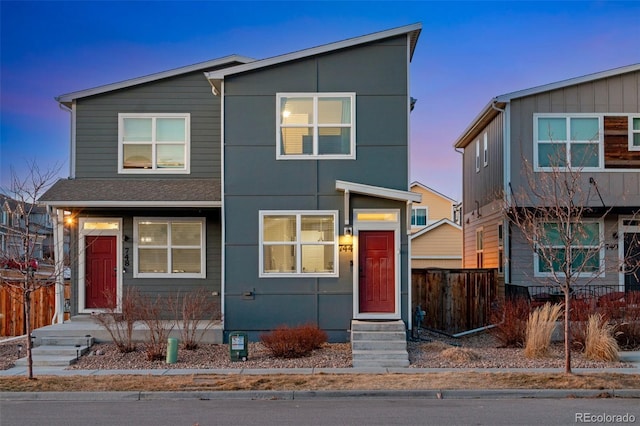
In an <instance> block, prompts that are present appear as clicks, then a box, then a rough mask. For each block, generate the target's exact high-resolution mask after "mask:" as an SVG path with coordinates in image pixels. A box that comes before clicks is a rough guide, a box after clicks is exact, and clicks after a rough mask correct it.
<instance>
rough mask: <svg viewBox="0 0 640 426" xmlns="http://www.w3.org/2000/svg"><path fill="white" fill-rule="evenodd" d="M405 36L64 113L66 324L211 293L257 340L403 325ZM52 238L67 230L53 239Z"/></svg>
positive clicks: (362, 40)
mask: <svg viewBox="0 0 640 426" xmlns="http://www.w3.org/2000/svg"><path fill="white" fill-rule="evenodd" d="M420 30H421V25H420V24H414V25H409V26H405V27H400V28H395V29H391V30H386V31H382V32H379V33H374V34H370V35H365V36H361V37H356V38H352V39H348V40H343V41H339V42H336V43H331V44H327V45H323V46H319V47H314V48H310V49H306V50H302V51H298V52H294V53H289V54H285V55H282V56H277V57H273V58H268V59H264V60H252V59H249V58H245V57H240V56H229V57H224V58H221V59H218V60H214V61H210V62H206V63H201V64H197V65H193V66H190V67H184V68H180V69H176V70H172V71H167V72H163V73H159V74H156V75H151V76H147V77H142V78H138V79H133V80H129V81H125V82H121V83H114V84H110V85H107V86H102V87H98V88H95V89H89V90H84V91H80V92H75V93H71V94H67V95H62V96H60V97H58V98H57V100H58V102H59V103H60V104H61V105H63V106H64V107H66V108H68V109H69V111H70V113H71V117H72V129H71V173H70V177H69V179H64V180H60V181H59V182H57V183H56V184H55V185H54V186H53V187H52V188H51V189H50V190H49V191H48V192H47V193H46V194H45V195H44V196H43V197H42V198H41V200H42V201H43V202H45V203H46V204H48V205H50V206H52V207H54V208H55V209H57V210H58V212H61V211H62V210H67V211H70V212H72V217H73V218H74V225H73V233H72V239H73V241H74V242H75V245H72V258H73V259H75V262H74V264H73V265H72V269H73V273H72V277H73V278H72V292H73V295H74V296H73V300H72V314H73V315H77V314H88V313H91V312H95V311H99V310H100V309H101V308H104V307H105V306H109V305H118V304H120V303H121V301H122V295H123V293H124V291H125V290H126V289H127V288H128V287H131V286H135V287H137V288H138V289H140V290H141V291H143V292H145V293H148V294H154V295H155V294H166V295H169V294H173V293H175V292H177V291H178V290H181V291H186V290H190V289H194V288H198V287H204V288H206V289H207V290H209V291H210V292H211V294H212V295H213V297H219V298H221V306H222V312H221V313H222V318H223V322H224V329H225V331H227V332H228V331H233V330H242V331H246V332H248V333H249V335H250V337H252V338H255V337H257V336H258V335H259V334H260V333H262V332H265V331H268V330H272V329H274V328H275V327H277V326H279V325H282V324H288V325H292V326H293V325H298V324H303V323H315V324H318V325H319V326H320V328H322V329H324V330H325V331H327V333H328V334H329V336H330V339H332V340H335V341H340V340H346V339H347V338H348V332H349V330H350V328H351V321H352V320H354V319H355V320H358V319H360V320H367V319H373V320H384V319H388V320H396V321H399V320H402V321H404V322H405V324H407V325H408V326H410V321H411V319H410V317H411V315H410V308H411V307H410V294H409V293H410V285H409V280H410V246H409V233H410V232H409V230H410V223H409V220H410V213H411V203H412V202H415V201H420V195H419V194H414V193H412V192H410V191H409V189H408V182H409V174H408V164H409V113H410V107H411V105H410V104H411V98H410V96H409V89H410V88H409V64H410V61H411V58H412V56H413V52H414V49H415V46H416V43H417V39H418V36H419V34H420ZM59 226H61V225H59Z"/></svg>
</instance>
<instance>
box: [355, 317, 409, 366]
mask: <svg viewBox="0 0 640 426" xmlns="http://www.w3.org/2000/svg"><path fill="white" fill-rule="evenodd" d="M351 352H352V363H353V366H354V367H371V368H385V367H408V366H409V353H408V352H407V334H406V331H405V325H404V322H403V321H401V320H397V321H365V320H352V321H351Z"/></svg>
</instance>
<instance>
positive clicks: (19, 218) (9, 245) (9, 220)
mask: <svg viewBox="0 0 640 426" xmlns="http://www.w3.org/2000/svg"><path fill="white" fill-rule="evenodd" d="M27 212H28V214H29V218H28V224H29V232H27V220H26V218H25V214H26V213H27ZM27 236H28V237H29V238H28V241H26V240H25V239H27ZM52 249H53V223H52V222H51V217H50V216H49V214H48V213H47V209H46V207H44V206H40V205H34V204H31V203H22V202H18V201H16V200H14V199H12V198H10V197H7V196H5V195H2V194H0V257H4V258H13V259H19V258H22V257H24V255H25V252H28V257H29V258H33V259H40V260H41V259H44V258H50V257H51V254H52Z"/></svg>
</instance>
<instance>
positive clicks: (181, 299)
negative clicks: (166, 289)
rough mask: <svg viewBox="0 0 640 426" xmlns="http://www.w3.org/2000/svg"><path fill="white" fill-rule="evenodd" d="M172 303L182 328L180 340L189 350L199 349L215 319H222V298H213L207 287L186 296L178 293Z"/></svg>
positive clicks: (177, 320)
mask: <svg viewBox="0 0 640 426" xmlns="http://www.w3.org/2000/svg"><path fill="white" fill-rule="evenodd" d="M170 304H171V305H172V308H173V309H172V311H173V312H174V314H175V319H176V323H177V324H178V327H179V328H180V342H181V344H182V347H183V348H184V349H187V350H195V349H198V345H199V344H200V342H201V341H202V338H203V336H204V334H205V332H206V331H207V330H208V329H209V328H211V327H212V326H213V324H214V321H216V320H219V319H221V315H220V300H219V299H218V298H215V299H214V298H212V296H211V295H210V294H209V291H208V290H207V289H205V288H199V289H197V290H193V291H191V292H189V293H186V294H185V295H184V296H181V295H180V293H178V294H177V295H176V297H175V298H174V299H171V301H170ZM201 325H202V326H201Z"/></svg>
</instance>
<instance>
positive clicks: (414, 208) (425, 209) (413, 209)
mask: <svg viewBox="0 0 640 426" xmlns="http://www.w3.org/2000/svg"><path fill="white" fill-rule="evenodd" d="M416 210H424V220H425V224H424V225H417V224H416V225H414V224H413V223H412V224H411V227H412V228H424V227H425V226H429V207H428V206H413V208H412V209H411V213H412V214H411V218H412V219H413V218H414V217H416V216H415V215H414V214H413V213H415V212H416Z"/></svg>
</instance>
